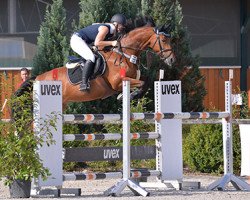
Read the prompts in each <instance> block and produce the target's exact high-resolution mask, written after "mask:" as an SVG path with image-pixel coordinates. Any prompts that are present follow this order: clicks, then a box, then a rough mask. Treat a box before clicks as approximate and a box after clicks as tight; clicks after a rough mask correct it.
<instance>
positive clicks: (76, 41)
mask: <svg viewBox="0 0 250 200" xmlns="http://www.w3.org/2000/svg"><path fill="white" fill-rule="evenodd" d="M70 46H71V48H72V49H73V51H74V52H76V53H77V54H79V55H80V56H81V57H83V58H84V59H85V60H91V61H92V62H93V63H94V62H95V56H94V54H93V52H92V51H91V49H90V48H89V47H88V45H87V43H86V42H85V41H84V40H83V39H82V38H80V37H79V36H77V35H75V34H73V35H72V37H71V39H70Z"/></svg>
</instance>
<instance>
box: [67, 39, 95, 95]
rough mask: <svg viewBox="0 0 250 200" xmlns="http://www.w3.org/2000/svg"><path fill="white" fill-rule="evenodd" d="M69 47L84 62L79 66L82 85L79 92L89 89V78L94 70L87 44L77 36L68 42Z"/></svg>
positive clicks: (91, 53)
mask: <svg viewBox="0 0 250 200" xmlns="http://www.w3.org/2000/svg"><path fill="white" fill-rule="evenodd" d="M70 45H71V48H72V49H73V51H75V52H76V53H78V54H79V55H80V56H81V57H83V58H84V59H85V60H86V63H85V65H84V66H81V69H82V83H81V85H80V90H87V89H89V86H90V85H89V78H90V76H91V75H92V73H93V70H94V63H95V56H94V54H93V52H92V51H91V49H90V48H89V46H88V44H87V43H86V42H85V41H84V40H83V39H82V38H80V37H78V36H77V35H73V36H72V37H71V40H70Z"/></svg>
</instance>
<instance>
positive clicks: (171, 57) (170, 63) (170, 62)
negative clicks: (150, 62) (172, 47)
mask: <svg viewBox="0 0 250 200" xmlns="http://www.w3.org/2000/svg"><path fill="white" fill-rule="evenodd" d="M164 62H165V63H166V64H167V65H169V66H172V64H173V63H174V62H175V57H174V56H170V57H168V58H166V59H165V61H164Z"/></svg>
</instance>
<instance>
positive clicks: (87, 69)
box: [79, 60, 95, 91]
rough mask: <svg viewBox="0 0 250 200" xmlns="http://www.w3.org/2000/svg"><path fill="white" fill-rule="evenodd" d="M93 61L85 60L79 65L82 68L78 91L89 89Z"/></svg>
mask: <svg viewBox="0 0 250 200" xmlns="http://www.w3.org/2000/svg"><path fill="white" fill-rule="evenodd" d="M94 66H95V63H93V62H92V61H91V60H87V61H86V62H85V64H84V66H83V65H81V69H82V83H81V85H80V89H79V90H80V91H84V90H88V89H90V80H89V79H90V76H91V75H92V74H93V71H94Z"/></svg>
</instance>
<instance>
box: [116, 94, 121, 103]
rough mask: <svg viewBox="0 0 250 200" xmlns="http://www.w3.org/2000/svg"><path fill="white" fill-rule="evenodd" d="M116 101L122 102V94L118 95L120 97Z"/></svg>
mask: <svg viewBox="0 0 250 200" xmlns="http://www.w3.org/2000/svg"><path fill="white" fill-rule="evenodd" d="M116 99H117V100H118V101H121V100H122V93H120V94H118V96H117V97H116Z"/></svg>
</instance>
